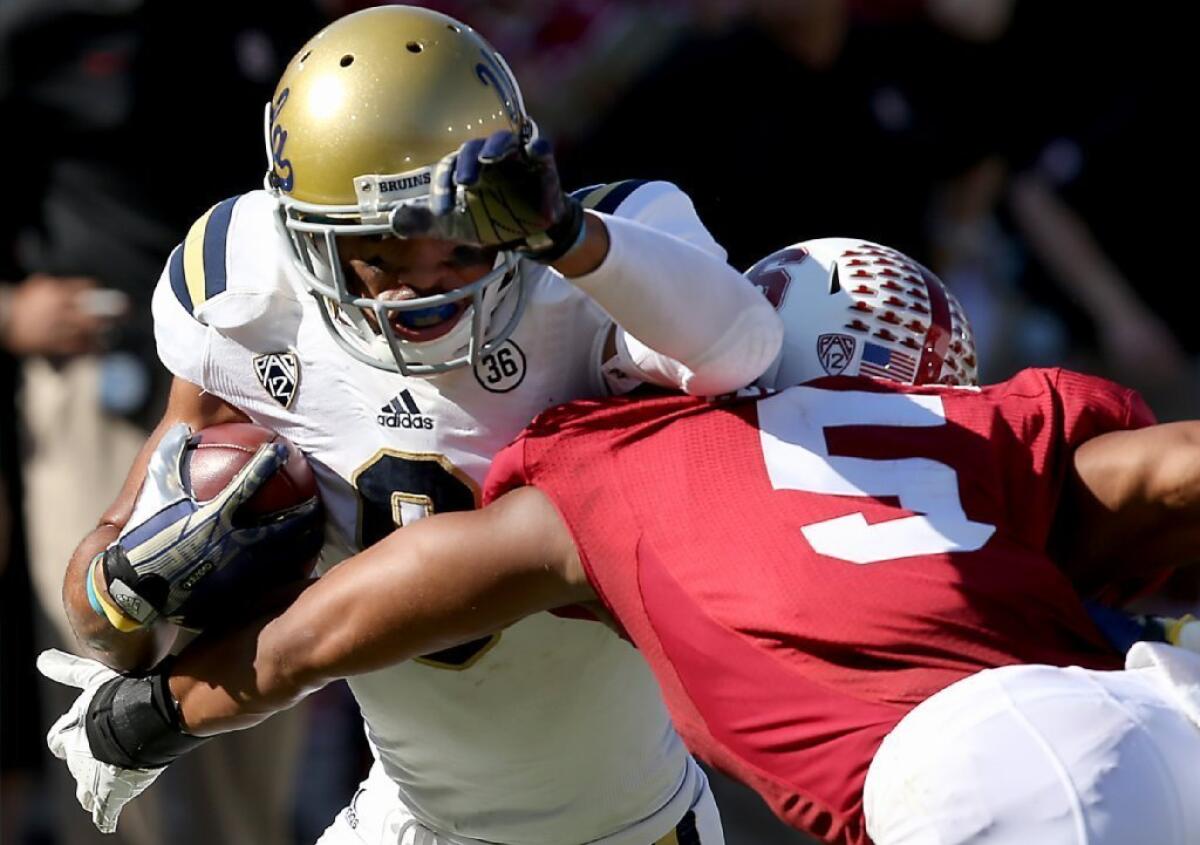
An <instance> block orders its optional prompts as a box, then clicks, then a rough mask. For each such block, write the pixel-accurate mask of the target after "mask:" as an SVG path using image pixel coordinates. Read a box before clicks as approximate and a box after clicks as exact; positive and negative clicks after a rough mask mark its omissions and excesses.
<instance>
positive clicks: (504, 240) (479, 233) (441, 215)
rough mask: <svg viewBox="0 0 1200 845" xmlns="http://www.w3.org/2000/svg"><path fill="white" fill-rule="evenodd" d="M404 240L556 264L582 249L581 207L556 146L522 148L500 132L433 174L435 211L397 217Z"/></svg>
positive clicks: (399, 212)
mask: <svg viewBox="0 0 1200 845" xmlns="http://www.w3.org/2000/svg"><path fill="white" fill-rule="evenodd" d="M391 223H392V229H393V230H394V231H395V232H396V234H397V235H399V236H400V237H404V238H411V237H432V238H441V239H443V240H449V241H458V242H460V243H466V244H472V245H474V246H480V247H500V248H502V249H513V250H516V251H518V252H520V253H522V254H523V255H525V256H526V257H527V258H531V259H533V260H534V261H539V262H542V263H543V264H550V263H552V262H554V261H557V260H558V259H559V258H561V257H562V256H563V255H565V254H566V253H567V252H569V251H570V250H571V248H572V247H574V246H575V245H576V244H578V243H579V242H580V240H581V239H582V236H583V233H584V215H583V207H582V206H581V205H580V204H579V201H578V200H576V199H574V198H573V197H571V196H570V195H568V194H567V193H566V192H565V191H563V189H562V184H561V182H560V181H559V178H558V165H557V164H556V163H555V161H554V152H553V150H552V149H551V146H550V142H549V141H547V140H546V139H545V138H542V137H534V138H533V139H532V140H530V141H529V142H528V143H527V144H523V143H522V141H521V137H520V136H519V135H517V134H516V133H513V132H510V131H508V130H506V129H502V130H500V131H499V132H494V133H492V134H491V135H489V136H488V137H487V138H474V139H472V140H470V141H467V142H465V143H464V144H463V145H462V146H461V147H459V148H458V150H457V151H455V152H453V153H451V154H450V155H448V156H446V157H445V158H443V159H442V160H441V161H440V162H438V164H437V166H436V167H435V168H434V170H433V184H432V187H431V194H430V201H429V206H428V207H424V206H418V205H404V206H400V207H399V208H397V209H396V210H395V211H393V212H392V220H391Z"/></svg>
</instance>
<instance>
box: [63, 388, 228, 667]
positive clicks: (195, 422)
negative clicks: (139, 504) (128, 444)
mask: <svg viewBox="0 0 1200 845" xmlns="http://www.w3.org/2000/svg"><path fill="white" fill-rule="evenodd" d="M245 420H246V416H245V415H244V414H242V413H241V412H240V411H238V410H237V409H236V408H234V407H233V406H232V405H229V404H228V403H226V402H225V401H223V400H221V399H219V398H217V397H216V396H213V395H212V394H209V393H205V392H203V391H202V390H201V389H200V388H199V387H197V386H196V385H194V384H192V383H190V382H187V381H184V380H182V379H178V378H177V379H175V381H174V382H173V384H172V386H171V395H170V398H169V400H168V402H167V409H166V411H165V412H164V414H163V418H162V420H161V421H160V422H159V424H158V427H157V428H155V430H154V431H153V432H152V433H151V435H150V437H149V438H148V439H147V440H146V445H145V446H143V447H142V451H141V452H140V453H139V454H138V457H137V460H135V461H134V464H133V466H132V467H131V468H130V470H129V475H128V476H127V477H126V479H125V484H124V485H123V486H122V487H121V492H120V493H119V494H118V496H117V499H116V501H114V502H113V503H112V504H111V505H110V506H109V507H108V509H107V510H106V511H105V512H104V514H103V515H102V516H101V517H100V521H99V523H98V524H97V526H96V527H95V528H94V529H92V531H91V532H90V533H89V534H88V535H87V536H86V537H84V538H83V541H82V542H80V544H79V545H78V546H77V547H76V549H75V552H74V553H73V554H72V555H71V560H70V562H69V563H68V565H67V571H66V574H65V575H64V576H63V605H64V606H65V608H66V612H67V618H68V619H69V620H70V623H71V628H72V630H74V632H75V638H76V639H77V640H78V642H79V646H80V648H81V649H82V651H83V652H84V653H85V654H87V655H88V656H90V657H93V658H95V659H96V660H99V661H100V662H102V663H104V664H105V665H107V666H110V667H111V668H113V669H116V670H118V671H121V672H133V671H140V670H144V669H148V668H149V667H151V666H153V665H154V664H155V663H157V662H158V661H159V660H160V659H162V657H163V655H164V654H165V653H166V650H167V649H168V648H169V647H170V645H171V640H172V639H173V638H174V630H173V629H171V628H170V627H169V626H166V625H154V626H151V627H147V628H141V629H138V630H135V631H129V632H127V633H122V632H120V631H118V630H117V629H116V628H114V627H113V626H112V625H111V624H109V622H108V620H107V619H106V618H105V617H103V616H100V615H97V614H96V612H95V611H94V610H93V609H92V606H91V604H90V602H89V601H88V596H87V588H86V578H87V575H88V570H89V567H90V565H91V562H92V558H93V557H95V555H96V554H98V553H99V552H102V551H104V549H105V548H106V547H107V546H108V545H109V544H110V543H112V542H113V541H114V540H116V539H117V535H118V534H119V533H120V532H121V529H122V528H124V526H125V524H126V522H128V520H129V517H130V514H131V513H132V511H133V505H134V501H135V500H136V499H137V494H138V491H139V490H140V489H141V486H142V479H143V478H145V475H146V466H147V463H148V462H149V460H150V455H151V454H152V453H153V452H154V447H155V446H157V445H158V441H159V440H160V439H161V438H162V436H163V434H164V433H165V432H166V430H167V429H168V428H170V427H171V426H172V425H174V424H175V423H180V422H182V423H187V424H188V425H190V426H191V427H192V428H193V429H194V430H195V429H200V428H204V427H206V426H210V425H217V424H219V423H226V422H242V421H245ZM97 589H99V590H103V589H104V587H103V584H99V585H98V586H97Z"/></svg>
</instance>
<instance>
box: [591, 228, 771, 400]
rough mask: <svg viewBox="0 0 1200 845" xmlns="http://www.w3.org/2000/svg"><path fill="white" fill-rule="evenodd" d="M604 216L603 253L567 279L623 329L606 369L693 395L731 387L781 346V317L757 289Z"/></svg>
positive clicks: (661, 237)
mask: <svg viewBox="0 0 1200 845" xmlns="http://www.w3.org/2000/svg"><path fill="white" fill-rule="evenodd" d="M603 217H604V222H605V225H606V226H607V227H608V234H609V241H610V245H609V251H608V255H607V256H606V257H605V259H604V261H603V263H601V265H600V266H599V267H598V268H596V269H595V270H594V271H592V272H591V273H588V274H587V275H585V276H580V277H578V278H575V279H571V280H570V281H571V283H572V284H574V285H575V286H576V287H578V288H580V289H581V290H583V291H584V292H585V293H587V294H588V295H589V296H590V297H591V298H592V299H594V300H595V301H596V302H597V303H598V304H599V305H600V306H601V307H602V308H603V309H604V310H605V311H607V312H608V314H609V315H610V316H611V317H612V318H613V319H614V320H615V321H616V322H617V324H618V326H619V327H620V329H619V330H618V332H617V352H618V354H617V358H616V359H615V360H614V361H611V362H606V363H605V368H606V369H609V368H612V369H615V370H619V371H620V372H621V373H622V374H624V375H626V376H628V375H633V376H635V377H636V378H638V379H640V380H643V381H648V382H651V383H654V384H659V385H662V386H664V387H674V388H678V389H681V390H684V391H685V392H687V393H690V394H692V395H694V396H711V395H716V394H720V393H729V392H731V391H734V390H737V389H739V388H742V387H745V386H746V385H748V384H750V383H751V382H752V381H754V380H755V379H756V378H758V377H759V376H760V375H761V374H762V373H763V371H765V370H766V369H767V367H768V366H769V365H770V364H771V362H772V361H773V360H774V359H775V356H776V355H777V354H778V352H779V348H780V344H781V343H782V342H783V323H782V322H781V321H780V319H779V315H778V314H776V313H775V309H774V308H773V307H771V303H770V302H768V301H767V299H766V297H764V296H763V295H762V294H761V293H760V292H759V290H758V288H756V287H755V286H754V285H752V284H751V283H750V282H749V281H748V280H747V279H746V278H745V277H743V276H742V275H741V274H740V273H738V272H737V271H736V270H734V269H733V268H732V267H730V266H729V265H728V264H726V263H725V262H724V261H723V260H719V259H718V258H716V257H714V255H713V254H711V252H708V251H705V250H704V249H701V248H700V247H698V246H694V245H693V244H692V243H689V242H687V241H685V240H682V239H681V238H679V237H675V236H674V235H671V234H665V233H664V232H662V231H659V230H658V229H656V228H651V227H650V226H648V225H643V224H642V223H639V222H636V221H633V220H626V219H622V218H620V217H613V216H610V215H603ZM697 225H699V221H697ZM626 370H633V373H632V374H630V373H626V372H625V371H626ZM606 377H607V374H606ZM609 381H610V383H612V382H613V379H611V378H610V379H609Z"/></svg>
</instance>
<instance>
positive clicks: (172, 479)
mask: <svg viewBox="0 0 1200 845" xmlns="http://www.w3.org/2000/svg"><path fill="white" fill-rule="evenodd" d="M190 435H191V429H189V428H188V426H187V425H184V424H183V423H179V424H176V425H174V426H172V427H171V428H169V429H168V430H167V432H166V434H165V435H164V436H163V438H162V440H161V441H160V442H159V444H158V447H157V448H156V449H155V450H154V454H153V455H152V456H151V458H150V464H149V466H148V467H147V471H146V480H145V482H144V483H143V485H142V489H141V492H140V493H139V494H138V498H137V502H136V503H135V505H134V509H133V517H131V519H130V520H129V523H128V524H127V526H126V528H125V530H124V531H123V532H122V533H121V536H120V537H119V538H118V539H117V541H116V542H115V543H113V544H112V545H111V546H109V547H108V548H107V549H106V550H105V551H104V552H103V553H102V554H101V555H98V556H97V559H96V562H94V564H93V568H94V567H95V566H96V565H97V564H99V565H101V566H102V573H103V577H104V579H105V585H106V587H107V590H108V594H109V596H110V597H111V599H112V601H113V602H114V603H115V605H116V610H117V611H119V614H120V615H123V617H125V618H124V620H122V619H121V618H114V612H113V610H114V609H113V607H112V606H111V605H108V603H107V602H105V601H103V600H100V599H102V596H100V595H99V594H98V593H99V591H96V590H95V589H94V585H93V584H92V583H91V579H92V578H93V577H94V573H92V572H89V574H88V578H89V589H90V590H91V592H89V597H90V598H94V599H97V600H99V601H98V603H99V605H100V611H101V612H102V613H103V614H104V615H105V616H107V617H108V619H109V621H110V622H112V624H113V625H114V627H117V628H118V629H121V630H132V629H133V628H136V627H140V626H143V625H148V624H150V623H151V622H153V621H154V620H155V619H157V618H159V617H160V616H161V617H165V618H167V619H168V620H170V621H172V622H176V623H178V624H183V625H188V622H189V620H188V618H187V616H188V611H189V608H188V600H189V599H190V598H191V597H192V595H193V591H195V590H197V588H198V587H200V585H201V584H202V583H203V582H204V580H205V579H206V578H210V577H212V576H213V575H214V574H216V573H217V572H219V571H220V570H221V569H223V568H225V567H227V566H229V565H231V564H234V563H236V562H238V561H239V559H241V558H243V557H244V556H246V555H249V554H251V553H252V549H253V547H254V546H255V545H256V544H261V543H265V542H271V541H275V540H286V539H289V538H290V536H291V535H296V536H299V535H301V534H302V533H303V532H304V531H310V530H311V528H312V523H313V522H314V520H312V519H310V517H311V516H313V514H315V513H316V512H317V510H318V509H319V507H320V503H319V502H318V501H317V500H316V499H314V500H313V501H312V502H311V503H310V504H309V505H304V506H301V507H300V508H299V509H296V510H294V511H292V512H290V514H289V518H287V519H284V520H276V521H272V522H267V523H265V524H256V523H251V524H247V525H239V524H238V522H237V521H236V518H237V514H238V509H239V508H240V507H241V506H242V505H244V504H245V503H246V502H247V501H249V499H250V498H251V497H253V496H254V494H255V493H256V492H258V490H259V489H260V488H261V487H262V486H263V484H264V483H265V482H266V481H267V480H268V479H270V477H271V476H272V475H273V474H274V473H275V472H276V471H277V470H278V469H279V467H280V466H282V464H283V463H284V461H285V460H286V459H287V447H286V446H284V445H282V444H279V443H267V444H263V445H262V446H259V448H258V451H256V452H255V453H254V455H253V456H252V457H251V458H250V460H249V461H247V462H246V464H245V466H243V467H242V469H241V470H240V471H239V472H238V474H237V475H236V476H234V478H233V480H232V481H230V482H229V484H228V485H226V487H225V488H224V489H223V490H222V491H221V492H220V493H219V494H218V495H217V496H215V497H214V498H213V499H211V500H209V501H207V502H198V501H197V500H196V499H195V498H193V496H192V495H191V493H190V492H189V491H188V490H187V489H186V488H185V486H184V484H183V480H182V475H181V473H182V467H181V462H182V460H183V456H184V451H185V450H186V448H187V444H188V438H189V437H190ZM309 510H311V511H312V513H309V512H308V511H309Z"/></svg>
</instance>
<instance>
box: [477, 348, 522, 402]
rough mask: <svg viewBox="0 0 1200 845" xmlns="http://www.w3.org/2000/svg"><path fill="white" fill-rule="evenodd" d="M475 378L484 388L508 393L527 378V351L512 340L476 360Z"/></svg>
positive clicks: (494, 391) (493, 391)
mask: <svg viewBox="0 0 1200 845" xmlns="http://www.w3.org/2000/svg"><path fill="white" fill-rule="evenodd" d="M475 380H476V381H477V382H479V384H480V385H481V386H482V387H483V389H484V390H490V391H491V392H492V393H508V392H509V391H510V390H512V389H514V388H515V387H516V386H517V385H519V384H520V383H521V382H522V381H524V380H525V353H524V352H522V351H521V347H519V346H517V344H516V343H514V342H513V341H511V340H506V341H504V343H502V344H500V346H499V348H498V349H496V350H495V351H493V352H489V353H488V354H486V355H484V356H483V357H482V358H480V359H479V360H478V361H476V362H475Z"/></svg>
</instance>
